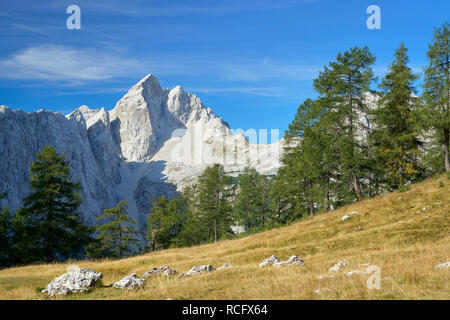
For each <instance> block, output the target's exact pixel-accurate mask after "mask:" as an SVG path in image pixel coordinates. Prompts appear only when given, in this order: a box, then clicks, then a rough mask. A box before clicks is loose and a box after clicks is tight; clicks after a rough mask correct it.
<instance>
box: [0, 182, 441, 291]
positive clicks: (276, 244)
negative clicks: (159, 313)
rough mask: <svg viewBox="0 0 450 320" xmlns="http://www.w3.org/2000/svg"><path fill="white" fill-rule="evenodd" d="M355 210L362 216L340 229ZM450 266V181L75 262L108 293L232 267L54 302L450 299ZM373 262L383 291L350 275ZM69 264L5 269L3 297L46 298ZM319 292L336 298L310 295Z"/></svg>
mask: <svg viewBox="0 0 450 320" xmlns="http://www.w3.org/2000/svg"><path fill="white" fill-rule="evenodd" d="M442 184H443V185H442ZM424 208H425V209H424ZM351 211H359V213H357V214H353V215H352V219H350V220H348V221H345V222H342V221H341V218H342V216H343V215H344V214H348V213H350V212H351ZM358 227H361V228H362V229H361V230H358V229H359V228H358ZM355 228H356V229H355ZM272 254H274V255H276V256H277V257H278V258H280V259H281V260H287V259H288V258H289V257H290V256H291V255H298V256H300V257H301V258H303V259H304V261H305V266H303V267H285V268H273V267H266V268H258V264H259V263H260V262H261V261H262V260H263V259H265V258H268V257H270V256H271V255H272ZM341 259H346V260H347V261H348V262H349V265H348V266H347V267H345V268H344V269H342V270H341V271H339V272H337V273H334V276H335V277H334V278H323V279H317V277H318V276H320V275H327V274H329V273H328V270H329V268H330V267H331V266H333V265H334V264H335V263H336V262H337V261H338V260H341ZM449 260H450V180H448V179H447V178H445V177H441V178H439V179H434V180H428V181H425V182H423V183H420V184H416V185H413V186H412V187H411V190H409V191H407V192H404V193H397V192H394V193H390V194H384V195H381V196H378V197H376V198H373V199H369V200H365V201H363V202H361V203H357V204H354V205H351V206H348V207H344V208H340V209H338V210H335V211H332V212H330V213H328V214H320V215H317V216H316V217H314V218H312V219H306V220H303V221H300V222H298V223H295V224H292V225H289V226H286V227H283V228H278V229H274V230H270V231H267V232H263V233H260V234H256V235H253V236H249V237H246V238H242V239H237V240H229V241H221V242H218V243H215V244H210V245H203V246H198V247H191V248H182V249H171V250H165V251H159V252H155V253H150V254H146V255H142V256H138V257H133V258H128V259H123V260H116V261H113V260H104V261H99V262H89V261H83V262H77V263H76V264H77V265H78V266H79V267H89V268H93V269H94V270H95V271H97V272H103V274H104V280H103V284H104V285H108V284H111V283H113V282H115V281H118V280H120V279H121V278H122V277H123V276H125V275H127V274H130V273H133V272H136V273H137V274H138V276H142V274H143V273H144V272H145V271H147V270H148V269H150V268H152V267H158V266H162V265H169V266H171V267H172V268H175V269H176V270H178V271H179V272H180V273H181V272H187V271H188V270H189V269H190V268H191V267H192V266H194V265H201V264H211V265H213V266H214V267H219V266H221V265H222V264H224V263H231V264H232V265H233V266H234V267H233V268H228V269H224V270H220V271H215V272H212V273H210V274H205V275H199V276H193V277H189V278H182V277H170V278H162V277H161V278H153V279H150V278H149V279H147V285H146V287H145V288H144V289H140V290H135V291H121V290H118V289H115V288H105V287H102V288H96V289H95V290H93V291H91V292H89V293H84V294H77V295H71V296H67V297H58V298H56V299H167V298H171V299H450V269H435V268H434V267H435V266H436V265H437V264H440V263H444V262H447V261H449ZM367 263H370V264H375V265H377V266H379V267H380V268H381V277H382V278H383V280H382V282H381V289H380V290H376V289H375V290H369V289H368V288H367V286H366V279H367V277H368V275H365V274H364V275H352V276H347V272H349V271H351V270H364V269H365V267H364V266H359V265H360V264H367ZM70 265H71V263H67V264H50V265H35V266H26V267H19V268H11V269H5V270H2V271H0V299H49V298H48V297H47V296H45V295H43V294H39V293H36V291H37V290H36V288H39V287H44V286H46V285H47V284H48V283H49V282H50V281H51V280H52V279H53V278H55V277H56V276H59V275H61V274H63V273H65V272H66V270H67V268H68V267H69V266H70ZM323 288H328V289H329V290H330V291H327V290H323V291H322V292H321V293H319V294H318V293H315V292H314V290H317V289H323Z"/></svg>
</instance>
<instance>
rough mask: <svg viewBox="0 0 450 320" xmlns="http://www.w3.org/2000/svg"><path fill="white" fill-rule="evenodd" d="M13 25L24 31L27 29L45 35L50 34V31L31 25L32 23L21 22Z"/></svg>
mask: <svg viewBox="0 0 450 320" xmlns="http://www.w3.org/2000/svg"><path fill="white" fill-rule="evenodd" d="M11 27H13V28H15V29H19V30H22V31H27V32H32V33H37V34H42V35H45V36H48V35H50V33H48V32H46V31H44V30H42V29H40V28H38V27H36V26H31V25H26V24H21V23H12V24H11Z"/></svg>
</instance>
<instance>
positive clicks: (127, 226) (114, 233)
mask: <svg viewBox="0 0 450 320" xmlns="http://www.w3.org/2000/svg"><path fill="white" fill-rule="evenodd" d="M127 203H128V201H122V202H119V203H118V204H117V205H116V206H115V207H114V208H110V209H105V210H103V214H102V215H101V216H98V217H97V221H100V220H105V221H106V223H105V224H102V225H98V226H97V227H96V229H97V232H98V235H97V240H96V242H95V243H93V244H91V245H90V246H88V248H87V251H88V256H89V257H91V258H101V257H113V258H122V257H124V256H126V255H130V254H132V253H133V252H135V251H136V250H137V249H139V248H140V243H139V241H138V239H137V237H138V232H137V231H136V230H135V229H134V225H135V224H136V221H135V220H134V219H132V218H131V217H130V216H128V214H127Z"/></svg>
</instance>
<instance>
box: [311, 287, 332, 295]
mask: <svg viewBox="0 0 450 320" xmlns="http://www.w3.org/2000/svg"><path fill="white" fill-rule="evenodd" d="M326 291H328V292H331V289H329V288H322V289H316V290H314V291H313V292H314V293H315V294H321V293H323V292H326Z"/></svg>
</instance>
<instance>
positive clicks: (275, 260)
mask: <svg viewBox="0 0 450 320" xmlns="http://www.w3.org/2000/svg"><path fill="white" fill-rule="evenodd" d="M277 262H280V260H279V259H278V258H277V257H275V256H271V257H270V258H269V259H265V260H264V261H263V262H261V263H260V264H259V267H260V268H262V267H265V266H267V265H269V264H274V263H277Z"/></svg>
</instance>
